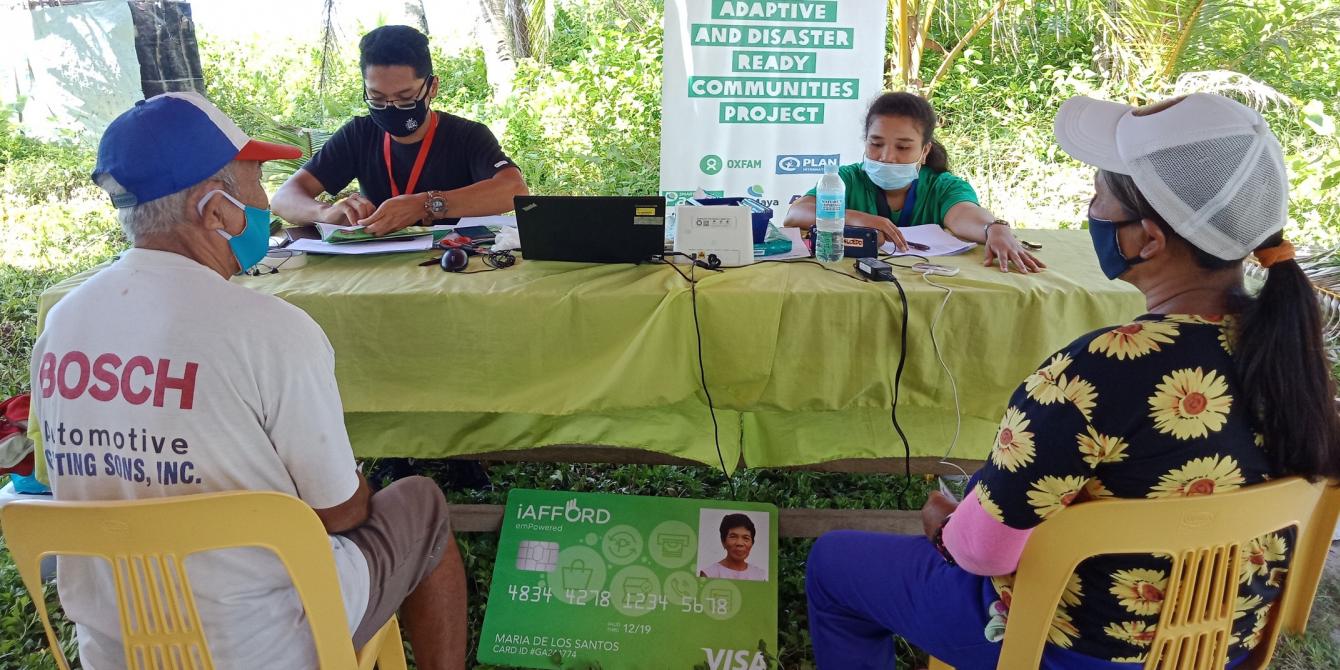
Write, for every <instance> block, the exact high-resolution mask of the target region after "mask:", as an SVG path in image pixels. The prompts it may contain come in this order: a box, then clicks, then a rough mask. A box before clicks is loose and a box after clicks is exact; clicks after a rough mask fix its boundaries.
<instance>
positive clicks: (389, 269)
mask: <svg viewBox="0 0 1340 670" xmlns="http://www.w3.org/2000/svg"><path fill="white" fill-rule="evenodd" d="M1021 237H1024V238H1025V239H1029V240H1031V241H1036V242H1040V243H1042V244H1043V246H1044V248H1043V250H1042V251H1041V252H1039V256H1040V257H1041V258H1042V259H1043V260H1044V261H1045V262H1047V263H1048V264H1049V266H1050V269H1049V270H1048V271H1047V272H1046V273H1043V274H1041V275H1036V276H1022V275H1018V274H1009V275H1005V274H1001V273H1000V272H999V270H995V269H989V268H983V267H982V266H981V259H982V251H981V249H980V248H978V249H977V250H975V251H973V252H970V253H968V254H965V255H962V256H958V257H952V258H943V259H939V260H940V262H941V263H944V264H948V265H953V266H956V267H959V268H961V269H962V272H961V273H960V274H959V275H958V276H956V277H936V278H935V281H936V282H937V283H940V284H942V285H944V286H948V287H951V288H952V289H953V291H954V293H953V295H952V297H951V298H950V299H949V303H948V305H947V306H946V307H945V309H944V314H943V316H942V317H941V320H940V324H939V327H938V330H937V333H938V337H937V340H938V342H939V344H940V350H941V353H942V354H943V357H944V360H945V362H946V363H947V364H948V366H949V368H950V370H951V371H952V372H953V374H954V377H955V378H956V380H957V382H958V389H959V396H960V401H961V406H962V418H963V429H962V436H961V438H960V442H959V446H958V448H957V449H956V451H955V454H954V455H955V456H957V457H961V458H983V457H985V455H986V454H987V452H988V451H989V449H990V445H991V440H992V438H993V436H994V434H995V427H996V423H997V421H998V420H999V417H1000V414H1001V412H1002V411H1003V409H1004V405H1005V403H1006V401H1007V399H1008V397H1009V394H1010V392H1011V391H1012V390H1013V389H1014V387H1015V386H1016V385H1017V384H1018V383H1019V382H1020V381H1021V380H1022V379H1023V378H1024V376H1026V375H1027V374H1028V373H1030V372H1031V371H1033V370H1034V369H1035V367H1036V366H1037V365H1038V364H1039V363H1040V362H1042V360H1043V359H1044V357H1045V356H1046V355H1048V354H1049V353H1051V352H1052V351H1054V350H1055V349H1057V348H1059V347H1061V346H1062V345H1064V344H1066V343H1068V342H1069V341H1070V340H1071V339H1073V338H1075V337H1077V336H1079V335H1080V334H1083V333H1084V332H1086V331H1089V330H1092V329H1094V328H1098V327H1101V326H1104V325H1108V324H1111V323H1115V322H1119V321H1122V320H1125V319H1129V318H1131V317H1133V316H1135V315H1137V314H1140V313H1141V312H1143V308H1144V301H1143V298H1142V296H1141V295H1140V294H1139V293H1138V292H1137V291H1135V290H1134V289H1132V288H1131V287H1129V286H1128V285H1126V284H1123V283H1120V282H1109V281H1107V280H1106V279H1105V278H1104V277H1103V276H1102V274H1101V273H1100V272H1099V270H1098V264H1097V262H1096V260H1095V258H1094V253H1093V250H1092V249H1091V247H1090V243H1089V240H1088V235H1087V234H1086V233H1083V232H1075V231H1027V232H1023V233H1021ZM424 258H425V255H423V254H398V255H387V256H363V257H313V258H312V259H311V261H310V262H309V263H308V265H307V267H305V268H302V269H299V270H295V271H284V272H281V273H279V274H275V275H267V276H261V277H248V278H242V279H237V280H235V281H239V282H241V283H243V284H245V285H247V286H249V287H251V288H254V289H256V290H258V291H263V292H267V293H272V294H274V295H277V296H279V297H280V298H283V299H284V300H287V301H289V302H290V303H292V304H294V305H296V306H298V307H300V308H302V309H303V310H305V311H306V312H307V313H308V314H310V315H311V316H312V318H314V319H315V320H316V321H317V323H319V324H321V326H322V328H324V329H325V332H326V334H327V335H328V336H329V338H330V341H331V343H332V344H333V345H334V348H335V360H336V377H337V379H338V382H339V385H340V394H341V396H342V398H343V401H344V407H345V412H346V415H345V420H346V424H347V426H348V428H349V433H350V437H351V439H352V440H353V444H354V448H355V451H356V452H357V453H358V454H359V455H362V456H418V457H445V456H452V455H457V454H469V453H479V452H486V451H501V450H508V449H526V448H532V447H540V446H547V445H555V444H592V445H608V446H622V447H640V448H644V449H648V450H652V451H656V452H662V453H665V454H671V455H675V456H680V457H683V458H688V459H692V460H696V461H700V462H703V463H712V464H715V463H717V462H718V456H717V452H716V449H715V447H714V441H713V429H712V423H711V419H710V416H709V414H708V408H707V404H706V399H705V398H704V395H703V392H702V388H701V387H700V385H699V379H698V357H697V343H696V338H695V335H694V317H693V305H692V300H691V295H690V291H689V287H688V285H687V283H686V282H685V281H684V279H683V278H681V277H680V276H679V275H678V274H677V273H676V272H675V271H674V270H673V269H671V268H668V267H664V266H660V265H641V266H632V265H585V264H574V263H555V262H542V261H525V260H523V261H521V262H520V263H518V264H517V265H516V266H515V267H513V268H510V269H507V270H502V271H496V272H486V273H479V274H447V273H443V272H442V271H440V270H439V269H438V268H437V267H435V266H433V267H427V268H425V267H419V265H418V264H419V263H420V262H421V261H423V260H424ZM477 267H482V266H480V265H479V261H478V260H475V261H473V262H472V265H471V269H476V268H477ZM90 272H94V271H90ZM88 276H90V273H85V274H82V275H79V276H76V277H73V278H71V279H69V280H67V281H65V282H62V283H61V284H59V285H57V286H54V287H52V288H51V289H49V290H48V291H46V292H45V293H43V295H42V300H41V314H42V315H43V316H44V315H45V314H46V311H47V310H48V309H50V307H51V306H52V305H53V304H54V303H55V302H56V301H57V300H59V299H60V297H61V296H62V295H64V294H65V293H67V292H68V291H69V290H71V289H73V288H74V287H75V286H77V285H78V284H79V283H80V282H82V281H83V280H84V279H86V278H87V277H88ZM697 276H698V278H699V279H700V280H701V281H700V282H699V284H698V291H697V293H698V300H697V301H698V320H699V327H700V329H701V332H702V348H703V361H704V366H705V369H706V374H707V382H708V388H709V390H710V391H711V396H712V401H713V404H714V406H715V407H716V408H717V412H716V415H717V421H718V425H719V428H720V442H721V449H722V457H723V458H724V460H725V461H726V463H727V464H728V465H729V466H731V467H733V466H734V465H735V464H736V463H737V462H738V461H739V459H740V456H741V455H743V457H744V462H745V463H746V464H748V465H750V466H783V465H799V464H807V463H818V462H823V461H828V460H834V459H840V458H863V457H886V456H900V455H902V445H901V442H899V441H898V439H897V436H896V434H895V433H894V431H893V428H892V426H891V423H890V418H889V407H890V404H891V402H892V397H893V396H892V388H893V387H892V380H893V376H894V371H895V369H896V366H897V363H898V356H899V341H900V327H901V314H902V306H901V302H900V300H899V297H898V293H897V289H896V288H895V287H894V285H893V284H888V283H862V282H859V281H855V280H853V279H851V278H847V277H841V276H838V275H837V274H834V273H832V272H829V271H826V270H824V269H823V268H820V267H817V266H815V265H811V264H795V263H785V264H783V263H763V264H757V265H754V266H752V267H746V268H736V269H729V270H726V271H725V272H722V273H709V272H705V271H701V270H700V271H698V275H697ZM898 276H899V277H900V278H901V279H902V282H903V286H904V288H905V289H906V291H907V297H908V301H909V305H910V315H911V316H910V322H909V337H908V345H907V361H906V368H905V370H904V372H903V381H902V387H901V389H902V391H901V396H900V398H899V406H898V417H899V421H900V424H901V425H902V426H903V428H904V429H905V431H906V432H907V434H908V436H909V438H910V439H911V444H912V455H913V456H940V455H943V453H944V451H945V449H947V448H948V446H949V443H950V439H951V437H952V435H953V432H954V426H955V410H954V402H953V395H952V393H951V387H950V384H949V378H948V377H947V376H946V374H945V372H944V370H943V369H942V368H941V366H940V364H939V362H938V361H937V360H936V357H935V353H934V351H933V350H932V347H931V340H930V337H929V326H930V323H931V319H932V317H933V316H934V314H935V311H936V309H937V308H938V307H939V305H940V302H941V300H942V299H943V297H944V295H945V294H944V292H943V291H941V290H940V289H938V288H935V287H932V286H930V285H929V284H928V283H927V282H926V281H924V280H923V279H922V278H921V277H920V276H919V275H915V274H912V273H910V272H909V271H903V270H900V271H898ZM294 345H295V346H300V345H301V343H296V342H295V343H294Z"/></svg>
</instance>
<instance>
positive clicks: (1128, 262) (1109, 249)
mask: <svg viewBox="0 0 1340 670" xmlns="http://www.w3.org/2000/svg"><path fill="white" fill-rule="evenodd" d="M1139 222H1140V219H1127V220H1125V221H1108V220H1107V219H1098V218H1094V216H1093V215H1092V214H1090V215H1089V237H1091V238H1093V250H1094V251H1096V252H1098V267H1100V268H1102V269H1103V274H1104V275H1107V278H1108V279H1116V278H1117V277H1120V276H1122V275H1124V274H1126V271H1127V270H1129V269H1131V266H1132V265H1139V264H1141V263H1143V262H1145V261H1146V260H1148V259H1145V258H1142V257H1141V256H1139V255H1136V256H1135V257H1134V258H1127V257H1125V256H1123V255H1122V253H1121V244H1120V243H1119V242H1118V241H1117V228H1119V227H1121V226H1122V225H1125V224H1130V223H1139Z"/></svg>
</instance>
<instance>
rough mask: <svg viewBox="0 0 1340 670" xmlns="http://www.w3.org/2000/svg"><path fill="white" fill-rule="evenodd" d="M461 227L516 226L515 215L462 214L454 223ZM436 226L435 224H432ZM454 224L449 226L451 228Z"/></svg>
mask: <svg viewBox="0 0 1340 670" xmlns="http://www.w3.org/2000/svg"><path fill="white" fill-rule="evenodd" d="M456 226H460V227H462V228H464V227H467V226H509V227H512V228H515V227H516V217H515V216H464V217H461V221H460V223H458V224H456ZM434 227H436V226H434ZM452 227H455V226H449V228H452Z"/></svg>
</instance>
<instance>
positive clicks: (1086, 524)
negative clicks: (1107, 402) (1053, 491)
mask: <svg viewBox="0 0 1340 670" xmlns="http://www.w3.org/2000/svg"><path fill="white" fill-rule="evenodd" d="M1338 514H1340V490H1338V489H1336V488H1334V487H1331V486H1328V485H1326V483H1324V482H1320V483H1317V484H1309V483H1308V482H1307V481H1306V480H1304V479H1301V478H1298V477H1289V478H1285V479H1281V480H1278V481H1274V482H1270V483H1267V484H1261V485H1259V486H1251V487H1247V488H1244V489H1241V490H1239V491H1234V492H1232V493H1221V494H1216V495H1212V496H1196V497H1190V498H1167V499H1159V500H1111V499H1109V500H1099V501H1092V502H1086V503H1083V504H1079V505H1075V506H1073V507H1069V508H1066V509H1065V510H1062V511H1061V512H1058V513H1057V514H1056V515H1054V516H1052V517H1051V518H1049V519H1047V521H1046V522H1045V523H1043V524H1041V525H1039V526H1038V527H1037V528H1036V529H1034V531H1033V534H1032V535H1031V536H1029V538H1028V544H1027V545H1025V547H1024V552H1023V555H1022V556H1021V557H1020V560H1019V570H1018V572H1017V573H1016V574H1015V581H1014V588H1013V592H1012V593H1013V598H1012V601H1011V603H1010V616H1009V620H1008V621H1007V623H1006V624H1005V640H1004V642H1003V647H1002V648H1001V652H1000V662H999V664H998V665H997V666H996V667H998V668H1009V669H1011V670H1020V669H1022V668H1037V667H1038V665H1039V664H1040V663H1041V662H1042V650H1043V647H1044V646H1045V644H1046V641H1047V632H1048V630H1049V628H1050V627H1051V622H1052V618H1053V617H1054V615H1055V612H1056V606H1057V604H1058V603H1059V602H1060V600H1061V594H1062V591H1063V590H1064V589H1065V586H1066V583H1067V582H1068V581H1069V579H1070V575H1071V574H1073V573H1074V572H1075V568H1076V567H1077V566H1078V565H1079V564H1080V562H1081V561H1083V560H1084V559H1086V558H1089V557H1091V556H1098V555H1102V554H1164V555H1168V556H1171V558H1172V563H1173V564H1172V570H1171V572H1170V573H1169V578H1168V585H1167V588H1166V589H1165V590H1164V598H1163V608H1162V611H1161V613H1160V614H1159V622H1158V629H1157V633H1156V634H1155V637H1154V640H1153V642H1152V644H1151V645H1150V647H1149V656H1148V658H1147V659H1146V660H1145V666H1144V667H1145V670H1211V669H1216V670H1222V668H1223V667H1224V664H1225V663H1226V662H1227V660H1228V659H1227V656H1228V640H1229V637H1230V635H1231V631H1230V627H1231V626H1232V623H1233V605H1234V600H1235V599H1236V598H1237V594H1238V575H1239V573H1238V569H1239V566H1240V564H1241V561H1242V555H1241V548H1242V545H1243V544H1245V543H1247V542H1249V541H1251V540H1252V539H1255V538H1257V537H1260V536H1262V535H1266V534H1268V533H1272V532H1275V531H1277V530H1280V529H1282V528H1285V527H1288V526H1296V527H1297V529H1298V537H1297V540H1296V543H1297V545H1296V547H1295V548H1294V552H1293V557H1292V560H1291V564H1290V566H1289V572H1288V577H1287V579H1286V580H1285V586H1284V591H1283V593H1282V594H1281V596H1280V600H1279V601H1278V602H1277V603H1276V607H1275V611H1274V614H1273V616H1272V617H1271V621H1270V622H1269V623H1268V624H1267V625H1266V629H1265V631H1264V632H1263V633H1262V635H1263V637H1262V639H1261V643H1260V644H1259V645H1257V647H1256V649H1255V650H1253V652H1252V654H1251V656H1250V657H1249V658H1248V660H1247V662H1245V663H1244V664H1243V665H1242V666H1239V667H1242V668H1264V667H1266V665H1267V664H1268V663H1269V661H1270V658H1271V656H1273V655H1274V653H1275V642H1276V641H1277V639H1278V637H1279V633H1280V631H1281V630H1284V631H1287V632H1288V633H1290V634H1295V633H1300V632H1302V631H1303V629H1304V627H1305V626H1306V625H1307V619H1308V616H1309V615H1310V614H1311V612H1312V600H1313V598H1314V597H1315V596H1316V593H1317V584H1318V581H1319V580H1320V579H1321V573H1322V568H1323V567H1324V565H1325V563H1326V553H1327V550H1328V549H1329V547H1330V543H1331V534H1332V531H1334V530H1335V524H1336V517H1337V515H1338ZM930 670H953V668H952V667H950V666H949V665H946V664H945V663H943V662H941V661H939V660H937V659H934V658H932V659H931V663H930Z"/></svg>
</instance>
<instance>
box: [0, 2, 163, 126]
mask: <svg viewBox="0 0 1340 670" xmlns="http://www.w3.org/2000/svg"><path fill="white" fill-rule="evenodd" d="M0 41H3V43H4V44H5V48H4V49H3V50H0V104H14V103H20V104H19V106H18V112H19V121H20V122H21V124H22V126H23V129H24V131H25V132H27V133H28V134H29V135H32V136H34V137H38V138H41V139H45V140H56V139H68V138H69V136H70V135H72V134H73V135H79V134H86V135H87V136H89V137H93V138H97V137H98V136H99V135H102V131H104V130H106V129H107V125H108V124H110V123H111V122H112V119H115V118H116V117H117V116H118V115H120V114H121V112H124V111H126V110H127V109H129V108H130V106H131V105H133V104H135V101H137V100H141V99H143V98H144V92H143V90H142V88H141V86H140V61H139V59H138V58H137V57H136V55H135V25H134V21H133V20H132V19H131V16H130V5H128V4H126V3H125V2H124V1H118V0H107V1H105V2H87V3H80V4H77V5H66V6H55V7H45V8H42V9H33V10H27V9H17V8H15V9H11V10H10V11H0Z"/></svg>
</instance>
